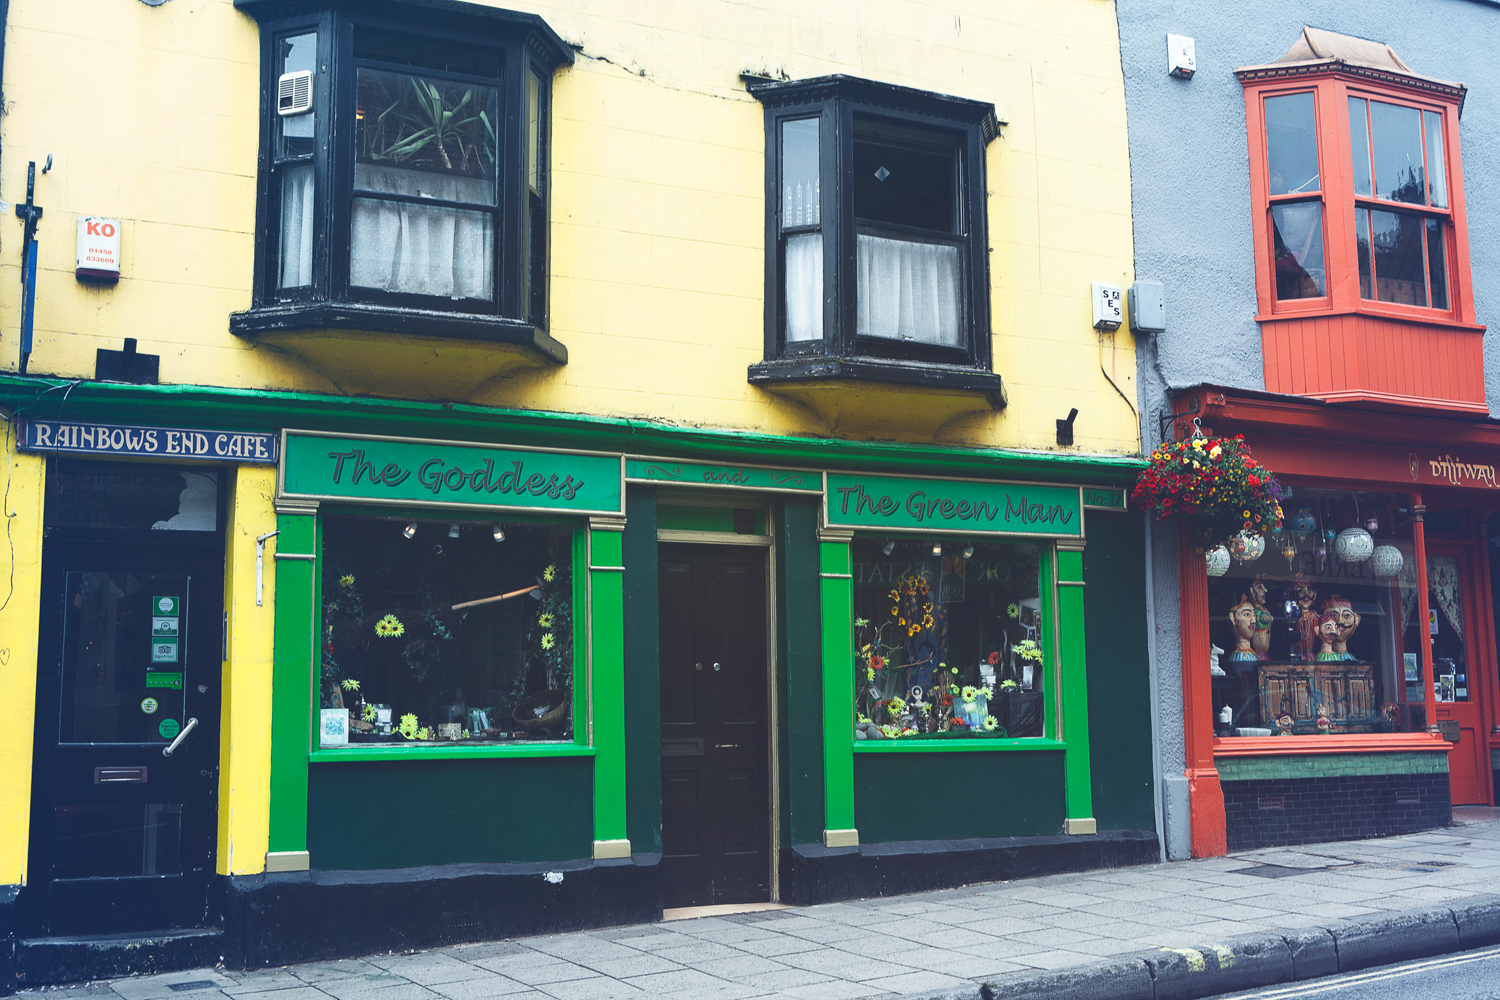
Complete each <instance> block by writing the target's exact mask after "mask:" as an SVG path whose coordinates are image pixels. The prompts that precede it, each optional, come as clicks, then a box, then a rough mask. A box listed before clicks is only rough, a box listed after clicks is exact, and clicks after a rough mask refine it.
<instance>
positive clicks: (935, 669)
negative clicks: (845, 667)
mask: <svg viewBox="0 0 1500 1000" xmlns="http://www.w3.org/2000/svg"><path fill="white" fill-rule="evenodd" d="M941 544H942V553H941V554H940V555H933V553H932V547H933V542H932V540H931V539H920V540H915V539H911V538H909V537H902V538H896V537H888V538H867V537H859V538H855V540H854V546H853V555H854V565H853V575H854V623H853V624H854V636H855V657H854V671H855V692H856V694H855V703H856V708H857V711H858V720H859V721H858V726H857V730H856V733H855V739H856V740H858V739H892V738H895V739H923V738H926V739H966V738H967V739H973V738H976V737H982V736H990V737H1003V736H1011V737H1023V736H1041V735H1043V729H1044V724H1045V706H1044V701H1043V699H1044V697H1045V695H1044V691H1045V690H1046V676H1047V673H1048V670H1049V669H1050V665H1049V664H1047V663H1046V661H1045V659H1044V650H1045V648H1046V645H1047V643H1046V638H1045V635H1044V631H1043V629H1044V621H1043V616H1042V607H1041V601H1040V598H1039V593H1040V588H1039V584H1040V573H1039V567H1040V563H1041V552H1042V550H1041V548H1040V547H1039V546H1036V545H1025V544H1009V543H1004V542H982V543H980V542H974V543H970V542H968V541H959V540H952V541H947V542H943V543H941ZM971 548H972V550H971V551H969V555H967V556H965V555H964V552H965V551H966V550H970V549H971ZM955 720H958V721H955Z"/></svg>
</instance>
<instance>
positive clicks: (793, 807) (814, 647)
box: [776, 500, 823, 846]
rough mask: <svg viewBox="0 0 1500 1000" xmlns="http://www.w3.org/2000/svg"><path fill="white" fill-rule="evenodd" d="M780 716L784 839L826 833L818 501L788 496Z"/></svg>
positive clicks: (783, 526) (780, 599)
mask: <svg viewBox="0 0 1500 1000" xmlns="http://www.w3.org/2000/svg"><path fill="white" fill-rule="evenodd" d="M778 531H779V534H780V536H781V537H780V556H781V558H780V560H779V561H778V563H777V567H776V575H777V587H776V592H777V605H776V622H777V626H778V628H777V643H778V646H779V650H778V655H777V677H776V698H777V718H778V719H780V720H781V745H780V747H779V748H778V749H779V754H780V757H781V843H782V844H783V845H784V846H790V845H792V844H817V843H821V842H822V840H823V687H822V683H823V652H822V650H823V644H822V626H821V624H820V622H819V618H818V615H819V610H818V608H819V602H818V586H819V578H818V504H817V502H816V501H809V500H787V501H786V502H785V503H784V504H782V507H781V519H780V522H779V525H778Z"/></svg>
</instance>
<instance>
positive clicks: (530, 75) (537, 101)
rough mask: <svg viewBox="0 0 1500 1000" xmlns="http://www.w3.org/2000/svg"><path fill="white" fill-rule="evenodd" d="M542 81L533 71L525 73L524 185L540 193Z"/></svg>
mask: <svg viewBox="0 0 1500 1000" xmlns="http://www.w3.org/2000/svg"><path fill="white" fill-rule="evenodd" d="M541 155H542V81H541V79H540V78H539V77H538V76H537V75H536V71H535V70H528V71H527V73H526V183H527V184H528V185H530V187H531V190H533V191H535V192H537V193H538V194H540V193H541V191H542V168H541Z"/></svg>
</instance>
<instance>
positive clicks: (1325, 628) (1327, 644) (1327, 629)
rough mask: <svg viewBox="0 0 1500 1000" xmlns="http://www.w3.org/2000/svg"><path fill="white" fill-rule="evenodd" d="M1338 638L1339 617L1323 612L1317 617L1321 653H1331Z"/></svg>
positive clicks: (1329, 612)
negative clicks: (1321, 642) (1321, 644)
mask: <svg viewBox="0 0 1500 1000" xmlns="http://www.w3.org/2000/svg"><path fill="white" fill-rule="evenodd" d="M1338 637H1339V616H1338V615H1337V614H1336V613H1335V612H1332V611H1325V612H1323V614H1322V615H1320V616H1319V617H1318V638H1319V639H1321V640H1323V652H1325V653H1331V652H1333V644H1334V643H1335V642H1336V641H1338Z"/></svg>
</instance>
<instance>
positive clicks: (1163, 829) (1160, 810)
mask: <svg viewBox="0 0 1500 1000" xmlns="http://www.w3.org/2000/svg"><path fill="white" fill-rule="evenodd" d="M1155 528H1156V526H1155V524H1154V523H1153V521H1152V517H1151V515H1150V514H1147V515H1146V638H1147V642H1146V662H1147V669H1148V670H1149V671H1150V673H1151V798H1152V806H1153V808H1154V809H1155V810H1156V830H1157V836H1156V846H1157V849H1158V851H1159V852H1160V853H1161V860H1162V863H1163V864H1166V861H1167V816H1166V812H1167V810H1166V800H1165V790H1164V789H1163V788H1162V765H1161V711H1162V708H1161V687H1160V684H1159V680H1158V678H1157V676H1156V564H1155V559H1154V557H1153V555H1152V549H1154V548H1155V546H1156V530H1155Z"/></svg>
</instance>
